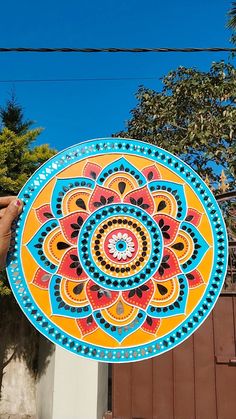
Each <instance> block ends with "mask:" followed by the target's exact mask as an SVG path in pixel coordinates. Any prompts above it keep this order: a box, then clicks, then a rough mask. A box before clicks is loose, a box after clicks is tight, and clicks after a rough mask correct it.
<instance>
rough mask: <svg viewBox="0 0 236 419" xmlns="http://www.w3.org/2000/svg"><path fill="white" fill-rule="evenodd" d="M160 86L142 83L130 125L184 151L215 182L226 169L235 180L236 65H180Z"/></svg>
mask: <svg viewBox="0 0 236 419" xmlns="http://www.w3.org/2000/svg"><path fill="white" fill-rule="evenodd" d="M162 82H163V88H162V90H161V91H160V92H158V91H155V90H151V89H147V88H145V87H140V88H139V90H138V92H137V94H136V97H137V100H138V104H137V106H136V107H135V108H134V109H133V110H132V111H131V115H132V117H131V119H130V120H129V121H128V123H127V130H126V131H122V132H119V133H118V134H116V135H115V136H122V137H129V138H137V139H140V140H144V141H147V142H150V143H153V144H156V145H158V146H159V147H163V148H164V149H166V150H168V151H170V152H172V153H174V154H176V155H179V156H180V157H181V158H182V159H183V160H184V161H186V162H187V163H188V164H189V165H190V166H191V167H192V168H194V169H195V170H196V171H197V172H198V173H199V174H200V175H201V176H203V177H205V176H206V175H207V176H208V178H209V180H210V182H211V183H214V182H216V181H218V180H219V170H217V166H218V167H219V169H220V168H221V169H224V170H225V173H226V174H227V176H228V178H229V180H230V181H231V187H232V183H233V182H234V179H235V172H236V162H235V152H236V108H235V103H236V69H235V68H234V67H233V66H232V65H230V64H225V63H224V62H219V63H213V65H212V67H211V69H210V71H209V72H201V71H198V70H196V69H194V68H185V67H179V68H177V70H174V71H171V72H170V73H169V74H167V76H165V77H164V78H163V79H162Z"/></svg>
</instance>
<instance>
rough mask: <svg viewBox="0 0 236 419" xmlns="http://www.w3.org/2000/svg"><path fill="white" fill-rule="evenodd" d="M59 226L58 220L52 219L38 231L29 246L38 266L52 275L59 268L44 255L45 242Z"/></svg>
mask: <svg viewBox="0 0 236 419" xmlns="http://www.w3.org/2000/svg"><path fill="white" fill-rule="evenodd" d="M58 226H59V223H58V221H57V220H55V219H53V218H51V219H50V220H49V221H47V222H46V223H45V224H43V225H42V227H41V228H40V229H39V230H38V231H37V233H36V234H35V235H34V237H33V238H32V239H31V240H30V241H29V243H28V244H27V248H28V249H29V251H30V253H31V255H32V256H33V258H34V259H35V260H36V262H37V264H38V265H39V266H40V267H41V268H42V269H44V270H45V271H46V272H49V273H51V274H53V273H55V272H56V270H57V268H58V267H57V266H55V265H54V262H52V261H50V260H49V259H48V258H47V256H46V255H45V253H44V241H45V239H46V237H47V235H48V234H49V233H50V232H51V231H52V230H54V229H55V228H56V227H58Z"/></svg>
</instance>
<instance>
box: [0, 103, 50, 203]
mask: <svg viewBox="0 0 236 419" xmlns="http://www.w3.org/2000/svg"><path fill="white" fill-rule="evenodd" d="M0 117H1V119H2V126H3V129H2V131H1V133H0V194H1V195H8V194H13V195H14V194H17V193H18V192H19V190H20V189H21V188H22V186H23V185H24V183H25V182H26V180H27V179H28V178H29V176H31V175H32V173H33V172H34V171H35V170H36V169H37V168H38V167H39V166H40V165H41V164H42V163H44V162H45V161H46V160H47V159H49V158H50V157H52V156H53V155H54V154H55V150H53V149H51V148H50V147H49V146H48V145H47V144H44V145H41V146H36V147H32V144H33V143H34V141H35V140H36V138H37V137H38V136H39V134H40V133H41V131H42V128H36V129H30V126H31V125H32V123H33V122H32V121H27V120H25V119H24V114H23V110H22V107H21V106H20V105H18V104H17V102H16V99H15V97H14V96H13V97H12V98H11V99H10V100H8V101H7V103H6V106H5V107H2V108H0Z"/></svg>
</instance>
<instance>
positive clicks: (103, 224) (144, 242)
mask: <svg viewBox="0 0 236 419" xmlns="http://www.w3.org/2000/svg"><path fill="white" fill-rule="evenodd" d="M35 214H36V216H37V218H38V220H39V222H40V223H41V227H40V228H39V230H38V232H37V233H36V234H35V235H34V236H33V237H32V238H31V240H30V241H29V243H28V249H29V251H30V253H31V255H32V256H33V258H34V259H35V261H36V262H37V264H38V265H39V266H40V268H39V269H38V270H37V272H36V274H35V276H34V278H33V281H32V283H33V285H34V286H37V287H39V288H41V289H42V290H44V292H48V293H49V298H50V303H51V309H52V315H56V316H64V317H67V318H72V319H75V321H76V325H77V327H78V328H79V330H80V333H81V335H82V337H83V336H88V335H90V334H93V333H95V332H96V331H97V330H98V329H100V330H102V332H103V333H105V334H107V335H109V336H110V337H112V338H113V339H114V340H115V341H116V342H117V344H118V345H120V344H122V342H123V341H124V340H125V339H126V338H128V336H129V335H131V334H133V333H134V332H135V331H137V330H138V329H141V330H142V332H143V333H147V334H148V335H150V334H153V336H156V333H157V331H158V329H159V327H160V326H161V324H162V319H165V318H167V317H173V316H179V315H181V314H182V315H185V311H186V305H187V302H188V297H189V292H190V290H192V289H193V288H195V287H199V286H204V279H203V276H202V274H201V270H199V269H197V268H198V266H199V264H200V262H201V260H202V258H203V256H204V255H205V254H206V252H207V250H208V248H209V245H208V244H207V242H206V241H205V239H204V238H203V237H202V235H201V234H200V232H199V231H198V225H199V224H200V223H201V218H202V214H201V213H200V212H199V211H197V210H195V209H194V208H188V207H187V200H186V196H185V190H184V186H183V185H182V184H180V183H178V182H171V181H170V180H165V179H162V177H161V172H160V170H159V168H158V167H157V166H156V165H155V164H151V165H150V166H145V167H143V169H142V170H141V171H140V170H138V169H137V168H136V167H134V166H133V165H132V163H131V162H130V161H129V159H128V158H127V159H126V158H124V157H122V158H120V159H117V160H116V159H114V160H113V161H112V162H111V163H110V164H108V165H107V166H106V167H101V166H100V165H99V164H97V163H93V162H90V161H88V162H87V163H85V165H84V167H83V170H82V176H81V177H79V176H78V177H75V178H65V179H63V178H61V177H60V178H59V179H57V181H56V184H55V186H54V189H53V192H52V196H51V202H48V203H46V204H44V205H42V206H41V207H38V208H36V209H35Z"/></svg>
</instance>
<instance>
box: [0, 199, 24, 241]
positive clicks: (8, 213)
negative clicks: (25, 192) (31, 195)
mask: <svg viewBox="0 0 236 419" xmlns="http://www.w3.org/2000/svg"><path fill="white" fill-rule="evenodd" d="M22 206H23V203H22V201H20V199H16V198H14V199H13V200H10V203H9V205H8V206H7V207H6V208H5V211H4V214H3V215H2V217H1V220H0V237H2V236H4V235H6V234H8V233H9V232H10V231H11V225H12V222H13V221H14V219H15V218H16V217H17V216H18V215H19V214H20V212H21V210H22Z"/></svg>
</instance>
